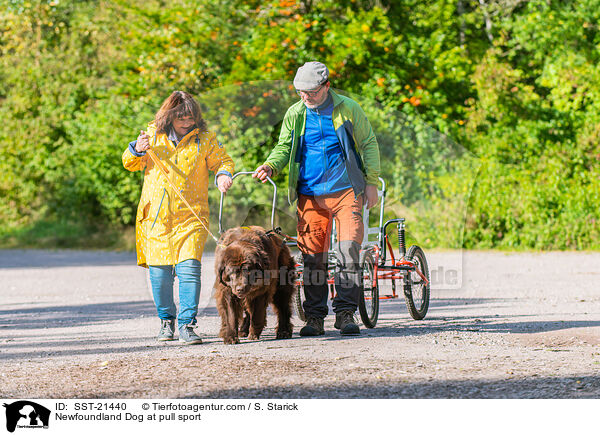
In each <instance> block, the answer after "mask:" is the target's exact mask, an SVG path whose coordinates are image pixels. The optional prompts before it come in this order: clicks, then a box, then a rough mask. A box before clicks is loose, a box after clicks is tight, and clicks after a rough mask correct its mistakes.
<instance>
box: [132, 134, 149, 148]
mask: <svg viewBox="0 0 600 435" xmlns="http://www.w3.org/2000/svg"><path fill="white" fill-rule="evenodd" d="M148 148H150V136H148V135H147V134H146V132H145V131H144V130H141V131H140V135H139V136H138V138H137V143H136V144H135V150H136V151H137V152H138V153H143V152H145V151H146V150H147V149H148Z"/></svg>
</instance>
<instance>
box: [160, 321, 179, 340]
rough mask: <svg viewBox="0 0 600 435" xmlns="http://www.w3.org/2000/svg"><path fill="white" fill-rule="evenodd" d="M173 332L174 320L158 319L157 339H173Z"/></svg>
mask: <svg viewBox="0 0 600 435" xmlns="http://www.w3.org/2000/svg"><path fill="white" fill-rule="evenodd" d="M174 333H175V320H162V319H161V321H160V331H158V337H156V339H157V340H158V341H171V340H173V334H174Z"/></svg>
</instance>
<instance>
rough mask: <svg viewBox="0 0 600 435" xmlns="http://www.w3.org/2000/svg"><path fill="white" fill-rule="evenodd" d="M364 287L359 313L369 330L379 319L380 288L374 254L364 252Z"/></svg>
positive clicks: (362, 266) (362, 259) (362, 255)
mask: <svg viewBox="0 0 600 435" xmlns="http://www.w3.org/2000/svg"><path fill="white" fill-rule="evenodd" d="M360 266H361V272H362V286H361V291H360V298H359V300H358V312H359V313H360V318H361V320H362V322H363V324H364V325H365V326H366V327H367V328H374V327H375V325H376V324H377V319H378V318H379V286H378V284H377V280H376V279H375V259H374V258H373V253H372V252H371V251H370V250H368V251H363V252H361V254H360Z"/></svg>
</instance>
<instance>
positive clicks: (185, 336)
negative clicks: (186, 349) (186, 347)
mask: <svg viewBox="0 0 600 435" xmlns="http://www.w3.org/2000/svg"><path fill="white" fill-rule="evenodd" d="M179 341H180V342H182V343H183V344H202V339H201V338H200V337H198V335H197V334H196V333H195V332H194V326H193V325H190V324H187V325H182V326H180V327H179Z"/></svg>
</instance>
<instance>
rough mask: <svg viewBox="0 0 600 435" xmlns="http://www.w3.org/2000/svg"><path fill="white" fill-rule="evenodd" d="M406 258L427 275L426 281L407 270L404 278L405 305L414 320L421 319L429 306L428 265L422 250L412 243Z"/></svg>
mask: <svg viewBox="0 0 600 435" xmlns="http://www.w3.org/2000/svg"><path fill="white" fill-rule="evenodd" d="M406 259H407V260H408V261H412V262H413V263H414V264H415V266H416V268H417V269H419V271H421V273H422V274H423V275H424V276H425V277H427V281H428V282H427V283H425V281H424V280H423V278H421V276H420V275H419V274H418V273H417V272H415V271H411V272H408V274H407V276H406V279H405V280H404V300H405V301H406V307H407V308H408V312H409V313H410V315H411V317H412V318H413V319H415V320H421V319H424V318H425V315H426V314H427V309H428V308H429V291H430V287H431V286H430V283H429V267H428V266H427V260H426V259H425V254H424V253H423V250H422V249H421V248H420V247H418V246H416V245H412V246H411V247H410V248H409V249H408V252H407V254H406Z"/></svg>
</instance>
